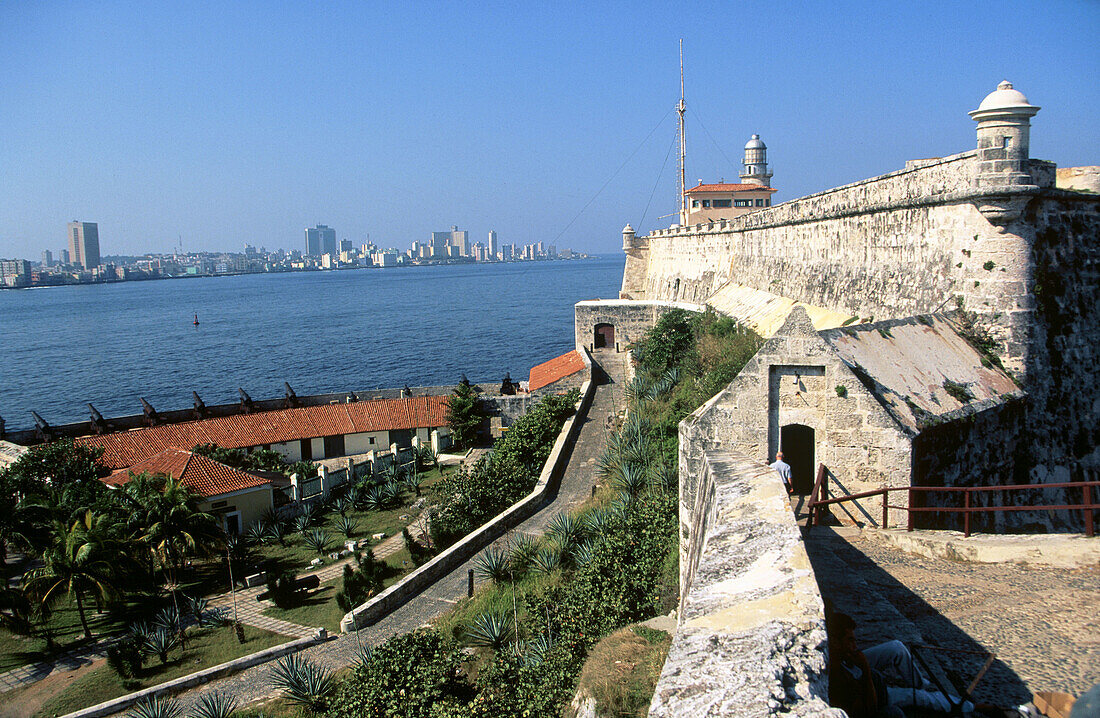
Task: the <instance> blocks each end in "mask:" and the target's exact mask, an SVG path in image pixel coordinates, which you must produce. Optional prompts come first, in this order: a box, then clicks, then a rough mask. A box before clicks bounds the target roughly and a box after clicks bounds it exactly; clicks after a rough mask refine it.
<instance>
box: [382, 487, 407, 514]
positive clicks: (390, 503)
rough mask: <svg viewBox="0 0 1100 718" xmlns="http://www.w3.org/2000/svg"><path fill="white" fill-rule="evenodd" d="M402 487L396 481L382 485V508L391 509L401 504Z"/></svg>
mask: <svg viewBox="0 0 1100 718" xmlns="http://www.w3.org/2000/svg"><path fill="white" fill-rule="evenodd" d="M401 491H402V486H401V483H400V482H398V481H387V482H386V483H384V484H382V488H381V492H382V508H384V509H392V508H394V507H395V506H397V505H399V504H400V503H401Z"/></svg>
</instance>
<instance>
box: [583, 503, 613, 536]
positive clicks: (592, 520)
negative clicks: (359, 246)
mask: <svg viewBox="0 0 1100 718" xmlns="http://www.w3.org/2000/svg"><path fill="white" fill-rule="evenodd" d="M610 519H611V514H610V513H609V512H608V511H607V510H605V509H593V510H591V511H589V512H588V513H587V514H585V515H584V520H583V521H584V533H585V534H586V535H588V536H600V535H602V534H603V532H604V529H605V528H607V522H608V521H609V520H610Z"/></svg>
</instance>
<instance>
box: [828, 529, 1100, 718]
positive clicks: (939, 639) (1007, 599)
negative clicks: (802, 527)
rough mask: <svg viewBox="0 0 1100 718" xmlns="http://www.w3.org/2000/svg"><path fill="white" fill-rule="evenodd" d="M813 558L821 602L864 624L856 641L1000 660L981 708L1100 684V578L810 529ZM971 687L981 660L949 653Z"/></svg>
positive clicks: (1097, 573) (1096, 573)
mask: <svg viewBox="0 0 1100 718" xmlns="http://www.w3.org/2000/svg"><path fill="white" fill-rule="evenodd" d="M806 546H807V551H808V552H809V554H810V558H811V561H812V563H813V565H814V571H815V573H816V574H817V577H818V583H819V584H820V586H821V589H822V593H823V594H824V596H825V597H826V598H827V599H829V600H831V601H832V602H833V603H834V604H836V605H837V608H838V610H842V611H844V612H846V613H851V614H852V615H853V617H854V618H856V620H857V622H859V623H860V630H859V631H858V633H857V638H859V639H860V642H861V643H864V642H865V643H866V644H868V645H869V644H872V643H875V642H878V641H882V640H887V639H888V638H899V639H901V640H904V641H911V642H915V643H925V644H933V645H937V646H944V647H949V648H963V649H980V648H983V647H984V648H985V649H988V650H990V651H993V652H994V653H996V654H997V660H996V661H995V662H994V664H993V666H992V667H991V668H990V670H989V672H988V673H987V674H986V676H985V677H984V678H983V679H982V680H981V682H979V684H978V687H977V688H976V689H975V697H976V698H977V700H979V701H982V702H987V703H993V704H995V705H1001V706H1009V705H1011V706H1017V705H1020V704H1022V703H1026V702H1027V701H1028V700H1030V698H1031V694H1032V693H1034V692H1036V691H1064V692H1066V693H1071V694H1074V695H1080V694H1081V693H1083V692H1084V691H1085V690H1087V689H1088V688H1089V687H1091V686H1092V685H1094V684H1096V683H1097V682H1100V629H1098V624H1097V616H1100V570H1098V569H1096V568H1091V569H1056V568H1047V567H1044V568H1027V567H1024V566H1020V565H1017V564H1008V563H999V564H978V563H961V562H956V561H950V560H947V559H942V558H928V557H925V556H917V555H914V554H909V553H905V552H902V551H899V550H898V549H896V548H894V547H891V546H889V545H887V544H884V543H883V542H881V541H879V540H876V539H874V538H871V537H869V536H863V535H861V534H860V533H859V532H858V531H857V530H854V529H841V530H839V531H836V532H834V531H832V530H830V529H818V528H815V529H812V530H811V531H810V532H809V536H808V540H807V544H806ZM938 655H939V656H940V659H939V662H940V663H941V664H943V665H944V666H945V667H947V668H950V669H952V670H954V671H956V672H957V673H958V674H960V675H961V676H964V677H965V679H966V680H967V682H969V680H970V679H971V678H972V677H973V676H974V675H975V673H976V672H977V670H978V669H979V668H980V666H981V661H982V659H979V658H977V657H974V656H969V655H966V654H950V653H942V654H938Z"/></svg>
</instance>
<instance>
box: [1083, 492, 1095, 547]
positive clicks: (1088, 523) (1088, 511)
mask: <svg viewBox="0 0 1100 718" xmlns="http://www.w3.org/2000/svg"><path fill="white" fill-rule="evenodd" d="M1081 489H1082V490H1083V491H1084V492H1085V502H1084V503H1085V535H1086V536H1088V537H1089V538H1091V537H1092V536H1093V534H1094V533H1095V529H1094V527H1093V525H1092V487H1091V486H1089V485H1088V484H1085V485H1084V486H1082V487H1081Z"/></svg>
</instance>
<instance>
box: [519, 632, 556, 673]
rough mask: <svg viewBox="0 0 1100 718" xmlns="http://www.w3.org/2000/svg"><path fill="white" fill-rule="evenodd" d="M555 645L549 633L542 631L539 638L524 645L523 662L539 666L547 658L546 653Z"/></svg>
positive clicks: (526, 664)
mask: <svg viewBox="0 0 1100 718" xmlns="http://www.w3.org/2000/svg"><path fill="white" fill-rule="evenodd" d="M553 647H554V642H553V640H552V639H551V638H550V634H548V633H540V634H539V635H538V637H537V638H534V639H532V640H530V641H527V642H526V643H525V644H524V645H523V652H522V656H523V664H524V665H525V666H537V665H538V664H540V663H542V662H543V661H544V660H545V659H546V654H547V653H549V652H550V649H551V648H553Z"/></svg>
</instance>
